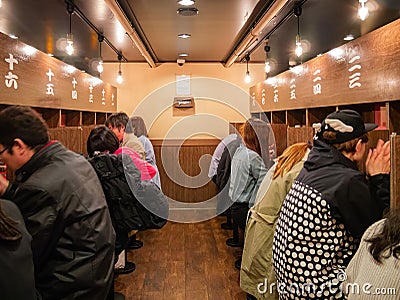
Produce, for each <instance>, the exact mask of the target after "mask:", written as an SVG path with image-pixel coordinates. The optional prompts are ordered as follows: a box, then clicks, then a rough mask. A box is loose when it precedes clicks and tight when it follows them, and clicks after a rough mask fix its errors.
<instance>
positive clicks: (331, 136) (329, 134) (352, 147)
mask: <svg viewBox="0 0 400 300" xmlns="http://www.w3.org/2000/svg"><path fill="white" fill-rule="evenodd" d="M322 137H323V138H324V140H327V141H329V140H335V139H336V132H333V131H325V132H324V133H323V134H322ZM359 140H361V141H362V142H363V143H368V135H367V134H364V135H363V136H360V137H358V138H356V139H353V140H350V141H347V142H344V143H341V144H332V146H333V147H335V148H336V149H337V150H339V151H340V152H346V153H352V152H355V151H356V146H357V143H358V141H359Z"/></svg>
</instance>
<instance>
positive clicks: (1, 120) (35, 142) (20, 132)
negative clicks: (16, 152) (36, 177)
mask: <svg viewBox="0 0 400 300" xmlns="http://www.w3.org/2000/svg"><path fill="white" fill-rule="evenodd" d="M16 138H19V139H21V140H22V141H23V142H24V143H25V144H26V145H27V146H28V147H29V148H31V149H35V148H37V147H38V146H43V145H45V144H47V143H48V142H49V133H48V129H47V125H46V122H45V121H44V120H43V118H42V117H41V116H40V115H39V114H38V113H37V112H36V111H34V110H33V109H32V108H30V107H26V106H10V107H8V108H6V109H4V110H3V111H1V112H0V144H2V145H3V146H4V147H8V148H9V149H8V151H9V153H12V146H13V143H14V140H15V139H16Z"/></svg>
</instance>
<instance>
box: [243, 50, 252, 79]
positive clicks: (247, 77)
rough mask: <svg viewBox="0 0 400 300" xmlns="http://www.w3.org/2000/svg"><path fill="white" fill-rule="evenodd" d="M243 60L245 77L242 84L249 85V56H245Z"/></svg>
mask: <svg viewBox="0 0 400 300" xmlns="http://www.w3.org/2000/svg"><path fill="white" fill-rule="evenodd" d="M245 59H246V75H245V76H244V82H245V83H250V82H251V77H250V72H249V61H250V56H249V55H246V57H245Z"/></svg>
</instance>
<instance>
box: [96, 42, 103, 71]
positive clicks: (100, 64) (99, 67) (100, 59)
mask: <svg viewBox="0 0 400 300" xmlns="http://www.w3.org/2000/svg"><path fill="white" fill-rule="evenodd" d="M98 40H99V49H100V55H99V63H98V65H97V71H98V72H99V73H100V74H101V73H103V71H104V66H103V58H102V57H101V43H102V42H103V41H104V36H103V35H102V34H99V35H98Z"/></svg>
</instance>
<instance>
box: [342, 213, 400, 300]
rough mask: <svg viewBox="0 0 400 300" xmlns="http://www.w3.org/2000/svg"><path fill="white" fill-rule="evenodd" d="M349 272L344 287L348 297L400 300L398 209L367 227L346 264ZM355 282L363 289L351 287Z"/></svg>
mask: <svg viewBox="0 0 400 300" xmlns="http://www.w3.org/2000/svg"><path fill="white" fill-rule="evenodd" d="M346 275H347V278H346V282H345V283H344V285H343V287H342V288H343V292H344V293H345V294H346V295H347V299H348V300H363V299H366V300H380V299H388V300H396V299H399V293H400V211H399V210H396V211H393V212H391V213H389V215H388V216H387V217H386V218H385V219H383V220H380V221H378V222H376V223H374V224H372V225H371V226H370V227H369V228H368V229H367V230H366V232H365V233H364V235H363V237H362V239H361V243H360V247H359V248H358V250H357V252H356V254H355V255H354V256H353V258H352V259H351V261H350V263H349V265H348V266H347V269H346ZM355 284H357V286H358V287H359V288H360V291H361V292H360V293H357V292H356V290H352V287H353V286H355ZM363 287H364V289H363ZM377 289H379V290H377ZM378 291H380V293H379V292H378Z"/></svg>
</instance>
